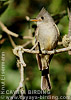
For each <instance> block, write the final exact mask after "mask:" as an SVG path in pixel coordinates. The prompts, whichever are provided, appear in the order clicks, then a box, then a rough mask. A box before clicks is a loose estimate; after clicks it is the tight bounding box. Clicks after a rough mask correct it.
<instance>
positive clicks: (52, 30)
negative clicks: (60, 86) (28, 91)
mask: <svg viewBox="0 0 71 100" xmlns="http://www.w3.org/2000/svg"><path fill="white" fill-rule="evenodd" d="M36 19H37V20H39V21H37V29H36V32H35V37H36V42H37V41H38V42H39V44H40V48H41V51H42V50H52V49H54V48H56V46H57V42H58V37H59V30H58V28H57V26H56V24H55V23H54V20H53V18H52V17H51V16H50V14H49V13H48V12H47V11H46V10H45V9H44V8H42V10H41V11H40V13H39V14H38V16H37V17H36ZM36 49H39V46H37V47H36ZM52 56H53V55H42V54H38V55H37V62H38V64H39V70H41V72H42V76H41V89H42V90H45V89H51V84H50V76H49V63H50V61H51V58H52Z"/></svg>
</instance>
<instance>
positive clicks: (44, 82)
mask: <svg viewBox="0 0 71 100" xmlns="http://www.w3.org/2000/svg"><path fill="white" fill-rule="evenodd" d="M41 89H42V90H50V89H51V84H50V76H49V69H44V70H43V71H42V76H41Z"/></svg>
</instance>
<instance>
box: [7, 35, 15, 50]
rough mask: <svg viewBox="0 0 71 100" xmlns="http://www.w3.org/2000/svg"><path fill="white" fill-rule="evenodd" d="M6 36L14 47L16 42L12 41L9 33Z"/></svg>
mask: <svg viewBox="0 0 71 100" xmlns="http://www.w3.org/2000/svg"><path fill="white" fill-rule="evenodd" d="M8 37H9V40H10V42H11V45H12V46H13V48H15V47H16V44H15V42H14V41H13V39H12V37H11V36H10V35H8Z"/></svg>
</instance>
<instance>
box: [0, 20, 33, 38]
mask: <svg viewBox="0 0 71 100" xmlns="http://www.w3.org/2000/svg"><path fill="white" fill-rule="evenodd" d="M0 26H1V28H2V30H3V31H4V32H6V33H7V34H8V35H11V36H14V37H16V38H17V37H20V36H19V34H16V33H14V32H12V31H10V30H8V29H7V27H6V26H5V25H4V24H3V23H2V22H1V21H0ZM21 37H22V39H33V37H32V36H21Z"/></svg>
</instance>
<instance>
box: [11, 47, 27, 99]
mask: <svg viewBox="0 0 71 100" xmlns="http://www.w3.org/2000/svg"><path fill="white" fill-rule="evenodd" d="M13 53H14V54H15V55H16V56H18V57H19V68H20V77H21V79H20V83H19V86H18V88H17V89H16V91H15V92H14V94H13V96H11V98H10V100H13V98H15V96H16V94H17V93H18V92H19V91H20V93H21V96H22V100H23V91H24V89H23V82H24V67H25V66H26V64H25V62H24V60H23V55H22V53H23V52H22V47H21V46H18V47H15V48H14V50H13Z"/></svg>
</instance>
